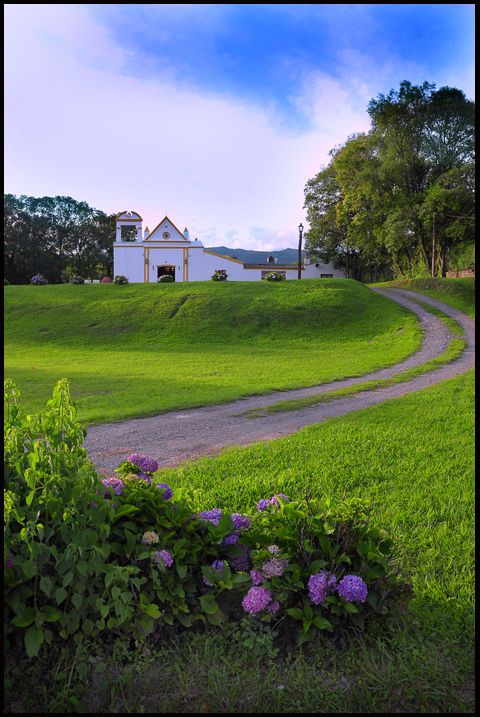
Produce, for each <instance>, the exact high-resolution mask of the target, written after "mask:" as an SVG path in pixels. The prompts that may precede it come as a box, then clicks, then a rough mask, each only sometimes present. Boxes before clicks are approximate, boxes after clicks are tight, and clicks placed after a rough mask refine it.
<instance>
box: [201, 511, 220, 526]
mask: <svg viewBox="0 0 480 717" xmlns="http://www.w3.org/2000/svg"><path fill="white" fill-rule="evenodd" d="M222 515H223V511H221V510H220V508H212V510H204V511H202V512H201V513H197V517H198V518H200V519H201V520H204V521H205V522H207V523H212V524H213V525H218V524H219V523H220V521H221V519H222Z"/></svg>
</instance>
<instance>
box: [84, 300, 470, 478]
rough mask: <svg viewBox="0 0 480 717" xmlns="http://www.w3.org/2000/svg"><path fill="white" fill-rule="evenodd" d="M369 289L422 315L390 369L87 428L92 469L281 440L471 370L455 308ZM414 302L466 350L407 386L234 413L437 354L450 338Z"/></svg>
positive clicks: (175, 461)
mask: <svg viewBox="0 0 480 717" xmlns="http://www.w3.org/2000/svg"><path fill="white" fill-rule="evenodd" d="M373 291H377V292H378V293H380V294H382V295H383V296H387V297H388V298H390V299H392V300H394V301H396V302H397V303H399V304H401V305H402V306H404V307H406V308H407V309H410V310H411V311H413V312H414V313H415V314H417V316H418V317H419V319H420V324H421V328H422V331H423V341H422V345H421V348H420V350H419V351H417V352H416V353H415V354H412V355H411V356H410V357H409V358H407V359H406V360H405V361H402V362H401V363H399V364H396V365H395V366H391V367H390V368H386V369H381V370H379V371H374V372H372V373H369V374H365V375H363V376H359V377H356V378H349V379H344V380H341V381H334V382H331V383H328V384H322V385H321V386H311V387H309V388H301V389H295V390H292V391H277V392H275V393H270V394H268V395H264V396H252V397H250V398H244V399H240V400H237V401H234V402H232V403H224V404H219V405H215V406H205V407H204V408H195V409H190V410H188V409H187V410H181V411H171V412H169V413H162V414H160V415H158V416H153V417H150V418H135V419H131V420H128V421H123V422H122V423H107V424H103V425H98V426H92V427H91V428H89V429H88V433H87V438H86V441H85V448H86V450H87V452H88V454H89V457H90V459H91V460H92V461H93V463H94V464H95V465H96V466H97V468H98V470H100V471H102V472H106V473H111V472H112V471H113V469H114V468H116V467H117V466H118V465H119V463H121V461H122V460H125V458H126V457H127V456H128V455H129V454H130V453H146V454H148V455H150V456H153V457H154V458H155V459H156V460H158V462H159V464H160V466H162V467H170V466H177V465H179V464H180V463H183V462H184V461H186V460H190V459H192V458H198V457H200V456H204V455H209V454H215V453H218V452H220V451H221V450H222V449H223V448H226V447H228V446H239V445H248V444H249V443H252V442H255V441H260V440H270V439H273V438H280V437H281V436H285V435H288V434H289V433H294V432H295V431H298V430H299V429H300V428H302V427H303V426H307V425H310V424H312V423H320V422H321V421H325V420H326V419H328V418H333V417H334V416H343V415H345V414H346V413H350V412H351V411H357V410H359V409H361V408H367V407H368V406H373V405H375V404H377V403H381V402H382V401H386V400H387V399H389V398H395V397H397V396H404V395H405V394H407V393H411V392H412V391H418V390H419V389H422V388H426V387H428V386H433V385H434V384H437V383H440V382H441V381H444V380H445V379H448V378H451V377H453V376H457V375H459V374H462V373H464V372H465V371H468V370H469V369H470V368H473V367H474V365H475V322H474V321H473V320H472V319H470V318H469V317H468V316H466V315H465V314H463V313H462V312H460V311H458V310H457V309H453V308H452V307H450V306H447V305H446V304H443V303H442V302H440V301H436V300H435V299H431V298H429V297H428V296H424V295H423V294H419V293H417V292H414V291H403V290H401V289H379V288H377V289H373ZM415 299H417V300H420V301H423V302H424V303H426V304H430V305H432V306H434V307H436V308H438V309H440V310H441V311H443V313H444V314H446V315H447V316H450V317H452V318H454V319H456V320H457V321H458V322H459V323H460V324H461V325H462V326H463V328H464V329H465V337H466V340H467V347H466V349H465V350H464V351H463V352H462V354H461V355H460V356H459V358H458V359H456V360H455V361H453V362H452V363H450V364H448V365H447V366H444V367H442V368H439V369H437V370H435V371H431V372H430V373H427V374H424V375H422V376H418V377H417V378H415V379H412V380H411V381H408V382H405V383H399V384H396V385H394V386H390V387H388V388H380V389H376V390H373V391H362V392H359V393H357V394H355V395H352V396H347V397H344V398H339V399H337V400H333V401H331V402H328V403H320V404H317V405H313V406H310V407H308V408H303V409H300V410H297V411H288V412H284V413H276V414H271V415H268V416H264V417H261V418H255V419H252V418H246V417H245V416H239V415H235V414H239V413H241V412H243V411H246V410H247V409H250V408H259V407H262V406H267V405H270V404H272V403H276V402H277V401H285V400H286V399H291V398H301V397H305V396H312V395H315V394H321V393H325V392H327V391H331V390H333V389H337V388H343V387H345V386H352V385H355V384H359V383H363V382H364V381H368V380H370V379H377V378H388V377H390V376H394V375H395V374H397V373H399V372H400V371H403V370H405V369H408V368H413V367H414V366H419V365H420V364H423V363H425V362H426V361H429V360H430V359H432V358H434V357H435V356H438V355H439V354H441V353H442V352H443V351H444V350H445V348H446V347H447V345H448V343H449V341H450V338H451V335H450V334H449V332H448V330H447V328H446V326H445V324H444V323H443V321H441V320H440V319H439V318H437V317H436V316H433V315H432V314H429V313H428V312H427V311H426V310H425V309H424V308H423V307H421V306H420V305H419V304H417V303H415Z"/></svg>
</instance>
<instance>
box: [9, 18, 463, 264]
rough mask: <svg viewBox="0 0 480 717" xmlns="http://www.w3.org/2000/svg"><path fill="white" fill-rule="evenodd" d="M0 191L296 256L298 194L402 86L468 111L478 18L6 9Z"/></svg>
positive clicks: (300, 214)
mask: <svg viewBox="0 0 480 717" xmlns="http://www.w3.org/2000/svg"><path fill="white" fill-rule="evenodd" d="M4 8H5V185H4V186H5V192H7V193H12V194H17V195H18V194H27V195H31V196H55V195H63V196H71V197H74V198H75V199H77V200H82V201H87V202H88V203H89V204H90V205H91V206H93V207H95V208H96V209H101V210H102V211H105V212H107V213H117V212H120V211H124V210H129V209H131V210H134V211H137V212H139V214H140V215H141V216H142V217H143V219H144V225H143V226H144V228H145V227H146V226H147V225H148V226H149V228H150V229H153V228H154V226H156V225H157V223H158V222H159V221H161V219H162V218H163V217H164V216H165V214H168V216H169V217H170V219H171V220H172V221H173V222H174V223H175V224H176V225H177V226H178V227H179V228H180V229H182V230H183V228H184V227H188V229H189V232H190V236H191V237H192V238H194V237H198V238H199V239H200V240H201V241H203V242H204V244H205V245H206V246H218V245H225V246H230V247H242V248H245V249H258V250H264V251H271V250H273V249H282V248H286V247H289V246H290V247H294V246H296V244H297V242H298V229H297V227H298V225H299V223H300V222H303V224H304V225H305V226H306V227H307V228H308V225H307V223H306V221H305V220H306V217H305V209H304V208H303V204H304V187H305V184H306V182H307V180H308V179H310V178H311V177H313V176H314V175H315V174H316V173H317V172H318V171H319V170H320V169H321V168H322V167H323V166H325V165H326V164H327V163H328V161H329V154H328V153H329V151H330V150H331V149H332V148H333V147H336V146H338V145H340V144H343V143H344V142H345V141H346V140H347V138H348V136H349V135H351V134H353V133H355V132H365V131H368V130H369V128H370V120H369V117H368V114H367V111H366V108H367V105H368V102H369V100H370V99H372V98H374V97H377V96H378V95H379V94H380V93H383V94H386V93H388V92H389V91H390V90H391V89H398V87H399V85H400V82H401V81H402V80H408V81H410V82H412V83H413V84H420V83H422V82H424V81H428V82H432V83H435V85H436V87H437V88H438V87H442V86H445V85H448V86H451V87H458V88H459V89H461V90H463V91H464V92H465V94H466V95H467V97H468V98H469V99H474V70H473V67H474V6H473V5H467V4H459V5H458V4H457V5H453V4H423V5H422V4H402V5H396V4H377V5H375V4H362V5H298V4H296V5H289V4H286V5H280V4H279V5H277V4H265V5H264V4H257V5H252V4H233V5H231V4H219V5H189V4H186V5H171V4H164V5H128V4H105V5H103V4H98V5H83V4H75V5H10V4H7V5H5V6H4Z"/></svg>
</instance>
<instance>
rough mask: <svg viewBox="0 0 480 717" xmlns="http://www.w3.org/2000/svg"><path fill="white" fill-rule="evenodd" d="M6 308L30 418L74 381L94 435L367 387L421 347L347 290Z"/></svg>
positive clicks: (92, 296) (133, 296)
mask: <svg viewBox="0 0 480 717" xmlns="http://www.w3.org/2000/svg"><path fill="white" fill-rule="evenodd" d="M5 305H6V308H5V325H6V330H5V375H6V376H7V377H9V378H13V380H14V381H15V382H16V383H17V385H18V387H19V389H20V392H21V395H22V401H23V402H24V404H25V406H26V408H27V410H29V411H35V410H37V409H39V408H40V407H41V406H43V404H44V403H45V401H46V400H48V398H49V397H50V393H51V389H52V386H53V385H55V383H56V382H57V380H58V379H59V378H62V377H68V378H69V380H70V384H71V389H72V395H73V397H74V399H75V401H76V403H77V407H78V411H79V418H80V420H82V421H84V422H86V423H100V422H104V421H118V420H123V419H125V418H131V417H134V416H145V415H152V414H155V413H159V412H162V411H167V410H172V409H179V408H186V407H193V406H200V405H206V404H209V403H221V402H225V401H231V400H234V399H236V398H240V397H242V396H248V395H253V394H262V393H268V392H270V391H272V390H278V389H280V390H282V389H288V388H298V387H301V386H309V385H315V384H317V383H324V382H327V381H332V380H335V379H340V378H345V377H348V376H359V375H362V374H364V373H367V372H369V371H372V370H374V369H377V368H382V367H385V366H390V365H392V364H394V363H397V362H398V361H401V360H402V359H404V358H406V357H407V356H409V355H410V354H411V353H413V352H414V351H415V350H417V349H418V347H419V344H420V341H421V334H420V330H419V325H418V321H417V318H416V317H415V316H414V315H413V314H412V313H410V312H408V311H407V310H406V309H403V308H402V307H400V306H398V305H397V304H394V303H393V302H392V301H391V300H389V299H387V298H384V297H382V296H378V295H377V294H376V293H374V292H372V291H370V290H369V289H368V288H367V287H366V286H364V285H362V284H360V283H358V282H355V281H352V280H347V279H337V280H335V279H319V280H316V279H311V280H304V281H301V282H288V281H287V282H282V283H279V284H271V283H268V282H252V283H247V282H236V283H234V282H226V283H215V282H193V283H190V284H188V285H182V284H173V285H172V284H170V285H168V284H167V285H164V286H161V285H138V284H137V285H126V286H115V285H102V284H99V285H88V286H73V285H59V286H7V287H5Z"/></svg>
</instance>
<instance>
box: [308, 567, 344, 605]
mask: <svg viewBox="0 0 480 717" xmlns="http://www.w3.org/2000/svg"><path fill="white" fill-rule="evenodd" d="M336 585H337V578H336V577H335V575H333V573H329V572H327V571H326V570H320V572H319V573H314V575H310V577H309V578H308V594H309V597H310V600H311V601H312V602H313V604H314V605H320V603H322V602H323V601H324V600H325V598H326V597H327V595H328V593H330V592H332V591H333V590H335V588H336Z"/></svg>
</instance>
